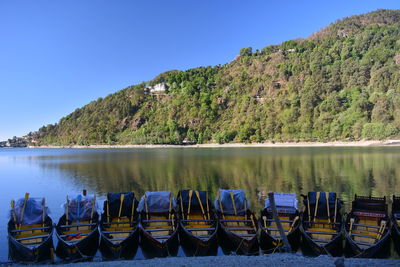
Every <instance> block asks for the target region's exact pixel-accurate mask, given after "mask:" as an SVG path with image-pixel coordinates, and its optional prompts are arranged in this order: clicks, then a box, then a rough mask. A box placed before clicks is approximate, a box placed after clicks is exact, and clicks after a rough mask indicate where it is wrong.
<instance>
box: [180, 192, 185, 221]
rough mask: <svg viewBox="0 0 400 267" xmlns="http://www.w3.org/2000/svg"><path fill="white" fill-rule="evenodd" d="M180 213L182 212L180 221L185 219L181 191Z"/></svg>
mask: <svg viewBox="0 0 400 267" xmlns="http://www.w3.org/2000/svg"><path fill="white" fill-rule="evenodd" d="M180 202H181V212H182V220H184V219H185V212H184V210H183V197H182V191H181V201H180Z"/></svg>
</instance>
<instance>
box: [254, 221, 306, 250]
mask: <svg viewBox="0 0 400 267" xmlns="http://www.w3.org/2000/svg"><path fill="white" fill-rule="evenodd" d="M287 239H288V241H289V244H290V247H291V248H292V252H296V251H297V250H298V249H299V248H300V239H301V232H300V229H299V225H297V227H296V228H295V229H293V231H292V232H291V233H290V234H288V235H287ZM259 243H260V248H261V251H262V252H263V253H274V252H284V251H283V248H282V246H283V242H282V241H281V240H280V239H277V238H274V237H273V236H271V235H269V234H268V233H266V232H265V230H261V231H260V241H259Z"/></svg>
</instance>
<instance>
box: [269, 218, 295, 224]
mask: <svg viewBox="0 0 400 267" xmlns="http://www.w3.org/2000/svg"><path fill="white" fill-rule="evenodd" d="M266 221H267V222H275V219H266ZM280 221H281V223H290V224H291V223H293V220H280Z"/></svg>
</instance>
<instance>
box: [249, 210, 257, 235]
mask: <svg viewBox="0 0 400 267" xmlns="http://www.w3.org/2000/svg"><path fill="white" fill-rule="evenodd" d="M250 219H251V223H252V224H253V228H254V231H255V232H257V227H256V224H255V223H254V216H253V214H251V215H250Z"/></svg>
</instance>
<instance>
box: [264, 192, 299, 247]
mask: <svg viewBox="0 0 400 267" xmlns="http://www.w3.org/2000/svg"><path fill="white" fill-rule="evenodd" d="M274 199H275V205H276V210H277V212H278V216H279V220H280V221H281V224H282V227H283V229H284V231H285V235H286V236H287V239H288V241H289V243H290V246H291V248H292V251H293V252H296V251H297V250H298V249H299V247H300V238H301V233H300V228H299V226H300V213H299V210H298V209H297V199H296V194H288V193H274ZM259 223H260V228H261V231H260V237H259V239H260V240H259V242H260V248H261V251H263V252H264V253H274V252H280V251H281V248H282V246H283V241H282V239H281V236H280V234H279V230H278V227H277V225H276V222H275V219H274V216H273V213H272V209H271V206H270V202H269V199H268V198H267V199H265V208H264V209H263V210H262V211H261V218H260V219H259Z"/></svg>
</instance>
